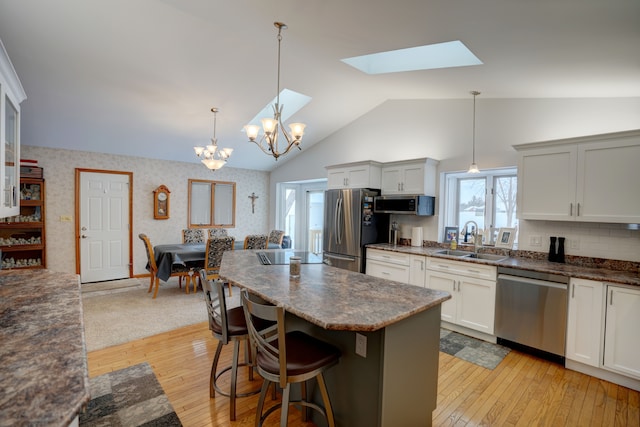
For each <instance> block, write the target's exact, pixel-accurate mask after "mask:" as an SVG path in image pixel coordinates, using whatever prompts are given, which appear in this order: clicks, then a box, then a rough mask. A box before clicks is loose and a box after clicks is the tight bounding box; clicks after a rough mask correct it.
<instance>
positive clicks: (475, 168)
mask: <svg viewBox="0 0 640 427" xmlns="http://www.w3.org/2000/svg"><path fill="white" fill-rule="evenodd" d="M470 93H471V95H473V157H472V158H471V166H469V170H468V171H467V173H479V172H480V169H478V165H477V164H476V96H478V95H480V92H478V91H477V90H473V91H471V92H470Z"/></svg>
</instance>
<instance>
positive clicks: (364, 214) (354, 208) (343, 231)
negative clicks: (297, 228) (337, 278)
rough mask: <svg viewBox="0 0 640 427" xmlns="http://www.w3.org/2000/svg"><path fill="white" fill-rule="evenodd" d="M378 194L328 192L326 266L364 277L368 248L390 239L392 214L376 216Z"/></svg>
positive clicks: (325, 224)
mask: <svg viewBox="0 0 640 427" xmlns="http://www.w3.org/2000/svg"><path fill="white" fill-rule="evenodd" d="M377 195H379V191H378V190H369V189H347V190H327V191H325V193H324V209H325V210H324V233H323V246H322V249H323V256H322V260H323V262H324V263H325V264H327V265H331V266H334V267H338V268H344V269H346V270H351V271H357V272H360V273H364V271H365V256H364V246H365V245H368V244H371V243H380V242H384V241H386V240H387V239H388V230H389V214H374V213H373V198H374V197H375V196H377Z"/></svg>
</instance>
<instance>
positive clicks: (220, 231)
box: [208, 228, 228, 239]
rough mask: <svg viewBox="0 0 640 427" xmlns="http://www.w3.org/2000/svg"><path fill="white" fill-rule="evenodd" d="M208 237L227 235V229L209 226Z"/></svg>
mask: <svg viewBox="0 0 640 427" xmlns="http://www.w3.org/2000/svg"><path fill="white" fill-rule="evenodd" d="M208 235H209V237H208V238H209V239H210V238H212V237H227V236H228V234H227V229H226V228H210V229H209V230H208Z"/></svg>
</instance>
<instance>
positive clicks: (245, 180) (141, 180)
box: [21, 146, 269, 275]
mask: <svg viewBox="0 0 640 427" xmlns="http://www.w3.org/2000/svg"><path fill="white" fill-rule="evenodd" d="M21 156H22V158H26V159H36V160H38V162H39V166H41V167H42V168H43V169H44V178H45V184H46V199H45V208H46V211H45V212H46V238H47V240H46V244H47V268H49V269H50V270H54V271H61V272H67V273H76V258H75V229H74V227H75V218H74V206H75V188H74V187H75V183H74V179H75V169H76V168H82V169H99V170H108V171H122V172H132V173H133V233H132V234H133V255H134V256H133V271H134V275H139V274H146V273H147V271H146V270H145V265H146V264H147V257H146V253H145V250H144V246H143V244H142V242H141V241H140V239H138V234H140V233H145V234H146V235H148V236H149V239H150V240H151V243H152V244H153V245H158V244H163V243H176V242H181V241H182V229H183V228H187V200H188V180H189V179H208V180H216V181H233V182H235V183H236V227H235V228H231V229H229V234H230V235H232V236H235V237H236V239H244V236H246V235H247V234H255V233H266V232H268V230H269V227H268V206H269V174H268V173H267V172H260V171H253V170H247V169H236V168H229V167H224V168H222V169H220V170H218V171H215V172H212V171H210V170H208V169H207V168H206V167H204V165H201V164H198V163H184V162H169V161H162V160H154V159H145V158H140V157H129V156H115V155H109V154H99V153H90V152H86V151H73V150H58V149H51V148H42V147H34V146H23V147H22V153H21ZM161 184H164V185H166V186H167V187H168V188H169V190H170V191H171V202H170V219H168V220H154V219H153V197H152V191H153V190H154V189H155V188H156V187H158V186H159V185H161ZM253 192H255V194H256V195H257V196H258V197H259V198H258V199H257V200H256V205H255V213H251V199H249V195H251V193H253ZM63 215H68V216H71V217H72V218H74V221H72V222H62V221H60V217H61V216H63Z"/></svg>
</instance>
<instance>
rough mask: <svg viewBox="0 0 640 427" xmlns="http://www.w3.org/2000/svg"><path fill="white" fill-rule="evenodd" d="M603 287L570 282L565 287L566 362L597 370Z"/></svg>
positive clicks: (578, 280)
mask: <svg viewBox="0 0 640 427" xmlns="http://www.w3.org/2000/svg"><path fill="white" fill-rule="evenodd" d="M603 300H604V285H603V283H602V282H596V281H593V280H584V279H575V278H572V279H571V282H570V284H569V313H568V316H567V346H566V358H567V359H570V360H575V361H576V362H581V363H584V364H587V365H590V366H595V367H598V366H600V361H601V356H600V355H601V349H602V346H601V344H602V333H603V331H602V328H603V326H604V322H603V315H604V313H603V309H604V305H603V304H602V302H603Z"/></svg>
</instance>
